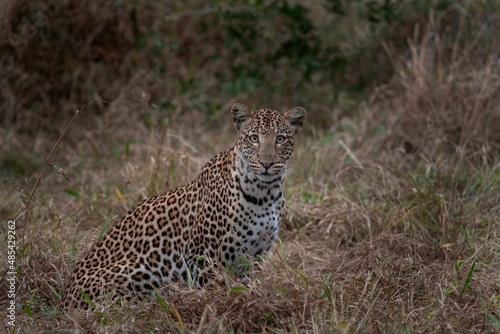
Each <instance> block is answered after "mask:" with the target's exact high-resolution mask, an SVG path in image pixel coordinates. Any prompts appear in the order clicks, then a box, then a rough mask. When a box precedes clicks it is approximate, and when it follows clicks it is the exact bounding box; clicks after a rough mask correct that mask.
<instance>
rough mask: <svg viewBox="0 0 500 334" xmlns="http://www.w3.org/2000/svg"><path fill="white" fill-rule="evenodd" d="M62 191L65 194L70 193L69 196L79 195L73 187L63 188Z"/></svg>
mask: <svg viewBox="0 0 500 334" xmlns="http://www.w3.org/2000/svg"><path fill="white" fill-rule="evenodd" d="M64 192H65V193H67V194H70V195H71V196H75V197H77V198H78V197H80V193H79V192H78V191H76V190H75V189H71V188H66V189H64Z"/></svg>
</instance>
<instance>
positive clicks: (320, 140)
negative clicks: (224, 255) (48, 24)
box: [0, 2, 500, 333]
mask: <svg viewBox="0 0 500 334" xmlns="http://www.w3.org/2000/svg"><path fill="white" fill-rule="evenodd" d="M6 3H8V2H6ZM71 3H72V4H73V5H72V6H73V7H71V6H70V7H69V8H65V10H74V11H75V13H85V11H91V10H94V9H92V8H93V7H91V6H90V7H89V8H85V9H82V8H80V7H78V6H79V5H77V4H74V3H73V2H71ZM26 6H29V5H26ZM124 8H127V7H124ZM184 9H186V8H184ZM103 12H104V11H103ZM187 12H189V13H191V14H193V12H192V11H187ZM191 14H190V15H191ZM448 14H449V13H448ZM452 14H453V15H458V14H457V12H453V13H452ZM81 15H83V14H81ZM116 15H117V16H119V15H123V17H121V18H117V20H118V22H122V25H118V26H117V28H116V29H117V31H118V32H119V33H122V34H124V36H127V33H126V32H127V31H130V29H132V28H131V27H129V26H127V25H125V23H123V22H128V16H127V15H125V14H123V13H121V12H118V13H116ZM193 15H194V14H193ZM196 15H198V14H196ZM200 15H201V14H200ZM497 15H498V14H497V13H495V12H493V13H489V14H488V13H485V12H477V13H476V14H474V15H472V14H471V15H469V16H458V17H459V18H461V19H460V20H462V21H460V20H459V21H457V22H458V23H457V27H458V28H457V29H456V30H455V31H453V32H450V31H449V30H447V29H446V24H445V19H444V18H442V17H440V16H431V20H430V23H429V25H428V26H426V27H425V29H423V28H422V29H419V31H420V32H419V33H416V34H415V37H414V38H412V39H411V42H410V43H409V48H408V52H407V53H406V54H401V53H398V52H396V51H394V50H395V48H394V47H393V46H392V45H391V44H390V43H389V42H388V43H387V44H386V49H387V51H388V54H389V55H390V59H391V60H392V62H393V65H394V68H393V70H394V74H393V76H392V80H391V81H390V82H388V83H386V84H380V85H378V86H377V87H376V88H375V89H374V90H373V92H372V93H371V95H370V96H369V98H366V99H364V100H362V101H359V100H356V101H352V100H349V99H348V98H347V97H345V96H341V97H340V98H339V100H338V102H337V103H336V104H335V105H334V106H332V105H328V104H326V103H325V102H322V100H320V99H318V97H319V96H320V95H321V94H323V92H322V93H320V94H319V95H309V97H308V98H309V99H310V105H304V107H306V109H307V110H308V115H309V119H308V122H309V123H308V124H307V126H306V127H305V128H304V131H303V132H302V133H301V134H300V137H299V138H298V140H297V145H298V146H297V148H296V152H295V156H294V160H293V163H292V164H293V169H292V171H291V172H290V175H289V176H288V180H287V192H286V196H287V198H288V202H287V206H288V208H287V216H286V220H285V221H284V224H283V229H282V232H281V241H280V244H279V245H277V246H276V248H275V249H274V251H273V253H272V254H271V255H270V256H269V257H268V258H267V259H266V261H264V262H263V263H262V264H261V265H260V266H259V267H258V268H255V272H254V274H253V277H252V280H251V282H250V284H249V285H248V286H243V285H241V284H240V283H238V282H235V281H234V280H232V279H231V278H230V277H227V275H223V274H222V276H221V280H220V283H219V284H218V285H217V286H215V287H214V288H213V289H211V290H192V289H188V288H185V287H178V286H173V287H165V288H164V289H163V290H162V291H160V296H161V298H159V300H157V301H154V302H147V303H144V304H142V305H113V306H109V307H106V308H100V309H98V310H96V311H92V312H78V311H75V312H70V313H66V312H60V311H57V310H56V308H55V305H56V304H57V302H58V300H59V298H60V293H61V289H62V287H63V285H64V282H65V280H66V279H67V278H68V277H69V273H70V271H71V270H72V268H73V266H74V264H75V261H77V259H78V258H79V256H80V255H81V254H82V253H83V252H84V251H85V249H87V248H88V247H89V246H90V245H91V244H92V241H93V240H95V239H96V238H97V237H98V236H99V235H100V234H101V233H102V231H103V230H104V229H106V228H107V227H109V225H110V224H112V223H114V222H116V221H117V220H118V219H119V217H120V216H121V215H122V214H123V213H125V212H126V210H127V209H128V208H130V207H131V206H132V205H134V204H135V203H137V202H138V201H139V200H140V199H142V198H145V197H148V196H151V195H153V194H158V193H161V192H164V191H166V190H167V189H171V188H174V187H176V186H179V185H181V184H184V183H186V182H188V181H189V180H191V179H192V178H193V177H195V175H196V174H197V171H198V170H199V169H200V168H201V166H202V165H203V164H204V163H205V162H206V161H207V160H208V159H210V158H211V157H212V156H213V155H214V154H215V153H217V152H219V151H220V150H222V149H225V148H227V147H228V146H230V145H231V143H232V142H233V140H234V134H233V129H232V126H231V124H230V116H229V112H228V110H229V105H230V104H231V103H232V102H234V100H236V99H241V100H243V102H246V101H245V100H246V99H248V100H251V99H253V98H254V95H252V94H258V93H259V91H256V92H254V93H252V94H249V95H242V96H237V97H228V96H222V95H219V96H214V87H217V84H216V83H214V81H212V80H213V79H212V78H208V79H207V80H206V81H203V82H204V83H205V84H200V85H199V86H197V87H193V86H189V87H188V88H186V86H183V85H181V84H180V83H181V82H184V81H185V79H186V78H187V77H189V76H191V78H194V79H195V81H196V80H202V79H203V76H205V77H208V74H210V73H211V71H212V69H211V68H210V66H218V65H217V63H216V62H214V63H211V64H212V65H207V66H208V67H207V68H205V69H204V71H205V72H203V71H202V72H198V73H196V74H195V75H192V73H191V74H190V73H189V66H188V65H187V64H185V63H182V62H180V59H183V58H182V57H178V58H176V59H175V61H179V63H177V64H178V66H176V67H175V71H173V72H172V73H171V76H172V81H171V82H172V83H174V84H175V85H176V86H175V85H174V87H169V88H166V87H167V86H168V85H167V83H166V82H165V81H161V82H160V84H159V85H158V88H156V87H153V89H148V88H147V87H152V86H149V85H145V84H144V83H145V82H149V81H147V80H149V79H151V76H150V74H151V72H150V71H149V69H148V68H147V67H141V68H139V70H137V71H135V70H134V71H132V70H131V71H132V72H134V73H133V75H130V76H129V75H128V74H127V75H125V74H123V73H122V74H120V73H118V72H119V71H118V72H114V71H115V70H116V68H114V70H112V69H113V66H112V62H106V61H105V60H102V61H100V62H98V61H96V62H95V63H92V65H91V66H90V67H91V68H92V71H90V73H87V72H86V71H85V70H84V69H83V68H82V67H81V66H80V65H78V64H75V68H76V69H77V70H75V73H76V74H75V76H74V77H73V78H72V79H71V80H74V84H75V85H76V86H79V85H80V83H81V81H80V80H83V79H85V77H86V76H88V77H87V79H85V80H88V81H92V80H94V79H95V78H98V77H99V71H98V70H97V69H98V68H99V66H102V72H101V74H106V75H113V76H116V77H117V78H120V79H121V80H122V81H121V82H120V83H119V84H116V85H113V86H110V87H108V88H107V90H106V89H104V90H102V89H101V88H102V86H100V85H105V83H106V82H107V81H96V83H95V84H96V86H98V88H96V90H95V92H94V93H89V94H88V95H87V93H82V94H81V95H79V96H80V97H81V96H85V98H86V100H85V102H90V101H92V99H93V98H96V100H95V101H94V102H91V103H89V108H88V111H87V112H84V113H82V117H81V119H79V120H77V122H76V123H75V124H74V125H73V127H72V129H71V130H70V131H69V133H68V134H67V135H66V136H65V137H64V138H63V140H62V142H61V144H60V145H59V147H58V148H57V150H56V151H55V153H54V155H53V156H52V157H51V161H50V163H51V164H53V165H56V166H58V167H61V168H63V169H64V175H63V174H62V173H61V172H60V171H58V170H57V169H56V168H54V167H51V166H49V168H48V173H46V175H45V177H44V178H43V179H42V180H41V184H40V187H39V188H38V190H37V191H36V192H35V194H34V197H33V200H32V204H31V211H30V216H29V220H28V221H27V222H26V223H24V221H23V219H22V218H21V217H22V213H23V211H24V210H25V205H26V203H27V200H28V197H29V194H30V192H31V191H32V189H33V187H34V183H35V180H36V176H37V175H39V174H38V171H39V170H40V169H41V166H42V165H43V158H44V157H45V156H47V154H48V153H49V152H50V150H51V148H52V147H53V146H54V144H55V143H56V141H57V137H58V134H60V133H61V132H62V130H63V129H64V126H65V124H66V123H67V121H69V119H70V117H71V116H60V117H59V118H60V119H61V120H64V121H61V122H55V123H54V124H48V123H47V124H46V125H47V126H45V127H44V126H41V127H37V126H31V127H30V126H26V124H28V125H29V122H33V121H34V120H36V119H37V117H39V115H40V114H37V112H30V113H28V114H27V115H19V116H12V115H13V114H12V112H11V111H12V110H14V111H15V109H8V108H9V106H14V105H17V104H19V103H20V102H19V101H18V100H16V99H18V98H19V97H18V95H16V92H18V91H15V90H14V89H13V90H11V91H10V93H8V92H9V91H7V93H8V95H5V96H10V99H5V100H4V101H11V100H12V99H14V100H16V101H17V102H15V103H14V104H12V105H11V104H4V107H5V109H4V110H6V113H5V115H6V116H5V119H6V120H7V121H6V122H7V123H6V124H7V125H9V124H12V125H13V126H12V127H9V128H7V127H3V128H0V147H1V148H0V154H1V156H2V160H1V163H2V167H3V168H2V170H3V171H2V174H1V175H2V176H1V183H2V187H1V189H0V194H1V198H2V206H1V207H0V218H1V220H2V221H7V220H9V219H12V218H17V220H16V222H17V236H18V239H17V242H18V246H19V248H18V252H17V264H18V266H19V268H18V275H17V299H16V301H17V312H16V313H17V317H16V328H15V329H12V328H10V327H7V318H6V317H5V316H4V314H5V310H6V307H7V303H8V302H9V299H8V298H7V296H6V294H5V293H3V291H6V290H7V282H6V280H5V279H4V277H3V276H5V274H6V272H7V271H8V270H7V267H6V265H7V261H6V254H5V253H4V252H2V254H1V256H0V261H1V262H0V268H1V270H0V275H1V276H2V279H1V280H0V291H2V293H1V295H0V296H1V297H0V310H1V311H0V324H1V325H0V326H1V327H2V328H7V330H8V331H9V332H12V333H14V332H16V333H17V332H19V333H33V332H46V333H52V332H75V333H82V332H84V333H85V332H88V333H94V332H96V333H121V332H132V333H133V332H138V333H143V332H150V333H165V332H185V333H194V332H196V333H221V332H229V333H236V332H271V333H289V332H293V333H304V332H310V333H327V332H335V333H337V332H342V333H358V332H365V333H408V332H417V333H429V332H444V333H457V332H458V333H460V332H471V333H485V332H486V333H488V332H489V333H494V332H500V283H499V282H500V271H499V270H498V268H500V235H499V231H500V218H499V217H500V206H499V205H498V203H500V158H499V157H500V155H499V150H500V138H499V137H498V134H499V133H500V130H499V129H498V126H499V124H500V116H499V115H500V110H499V107H498V106H499V103H500V101H499V96H500V94H499V93H500V72H499V68H498V63H497V59H498V56H499V54H500V46H499V45H498V44H497V43H498V41H496V39H495V38H491V36H497V35H498V34H496V32H498V23H497V21H498V17H497ZM77 19H78V17H75V20H77ZM79 20H81V21H82V22H83V21H84V20H83V19H82V18H80V19H79ZM77 21H78V20H77ZM107 22H108V21H106V20H104V18H102V20H100V19H97V20H96V24H95V26H96V29H97V30H98V28H99V27H100V26H101V25H103V26H105V25H106V24H107ZM485 22H486V23H485ZM76 27H80V28H79V29H84V30H85V29H90V27H88V26H84V25H82V26H78V25H76ZM127 27H128V28H127ZM140 27H141V25H139V28H140ZM54 29H55V28H54ZM48 30H49V31H50V29H48ZM90 30H91V29H90ZM187 31H189V30H187ZM118 32H117V33H118ZM186 34H188V33H187V32H186ZM184 38H185V40H189V39H194V40H196V39H195V36H191V35H189V36H184ZM82 42H83V41H82ZM32 43H34V45H33V46H32V47H34V46H36V45H37V44H36V43H35V42H32ZM89 45H91V44H89ZM83 46H84V45H82V47H83ZM27 47H28V48H29V47H30V46H29V45H28V46H27ZM91 49H92V48H90V49H88V50H91ZM28 50H29V49H28ZM45 50H46V49H45ZM84 50H87V49H83V50H81V51H82V53H81V55H82V57H84V55H86V54H87V53H86V52H87V51H88V50H87V51H84ZM110 50H115V46H110ZM194 50H195V51H196V50H198V49H196V48H195V47H194ZM42 51H43V50H39V52H42ZM101 51H103V50H101ZM198 51H199V50H198ZM26 52H28V51H26ZM196 52H197V51H196ZM207 52H208V53H207V54H206V55H210V52H209V51H207ZM102 54H103V55H104V54H107V53H106V52H104V51H103V53H102ZM137 55H138V54H134V53H128V56H130V57H131V60H129V61H130V63H128V65H123V66H122V67H120V68H121V70H124V69H127V68H134V67H133V66H134V64H141V65H143V63H141V62H140V61H139V60H137V59H136V58H134V57H136V56H137ZM85 57H86V56H85ZM85 57H84V58H85ZM134 61H137V63H134ZM495 61H496V62H495ZM125 62H126V61H125ZM82 63H83V61H82ZM16 65H19V63H16ZM127 66H128V67H127ZM25 70H26V68H25ZM108 70H109V72H108ZM16 71H18V70H16ZM16 71H15V73H20V72H16ZM93 71H96V72H93ZM148 78H149V79H148ZM35 79H36V78H35ZM102 80H104V79H102ZM145 80H146V81H145ZM36 82H38V81H36V80H34V81H33V82H32V84H33V85H35V83H36ZM0 84H2V85H6V83H5V81H0ZM81 85H82V87H88V86H87V85H86V84H83V83H81ZM164 88H165V91H164V94H165V96H166V97H167V99H168V100H169V101H171V104H170V105H169V107H168V108H167V109H161V108H160V107H159V106H158V105H156V104H154V103H150V102H151V101H155V102H157V101H158V96H160V95H161V92H160V91H159V90H162V89H164ZM42 90H43V89H42ZM27 91H31V90H30V89H27ZM49 91H50V90H49ZM103 91H105V92H107V93H106V94H108V95H109V96H107V97H106V98H103V96H100V94H103V93H102V92H103ZM2 92H5V90H3V91H2ZM39 92H40V91H38V93H39ZM31 93H32V94H34V95H36V94H35V93H36V92H35V90H33V91H31ZM306 93H307V94H312V93H311V92H309V91H306ZM306 93H304V94H306ZM9 94H10V95H9ZM42 95H43V94H42ZM155 96H156V97H155ZM24 98H26V99H28V100H29V99H33V96H29V95H28V96H25V97H24ZM212 98H214V99H217V101H216V102H213V103H212V104H210V107H207V108H208V109H209V111H210V112H209V114H203V113H200V110H202V111H204V109H203V108H202V106H203V105H204V104H205V103H208V102H207V101H210V99H212ZM223 99H226V101H225V102H220V101H219V100H223ZM285 99H286V98H276V100H273V101H272V103H274V104H278V103H279V102H283V101H285ZM302 99H304V98H302ZM35 100H36V98H35ZM103 100H107V101H109V103H105V102H102V101H103ZM304 101H305V100H304ZM45 102H47V101H45ZM45 102H43V103H41V104H40V105H45V104H44V103H45ZM49 102H50V101H49ZM49 102H47V103H49ZM66 102H67V103H66ZM4 103H5V102H4ZM287 103H288V102H283V105H286V104H287ZM20 104H23V103H20ZM73 104H74V105H73ZM226 104H227V105H226ZM248 104H250V105H252V106H255V107H258V106H267V104H266V103H262V102H261V100H260V98H255V100H254V101H253V102H250V103H248ZM47 105H50V104H47ZM61 105H62V106H66V107H65V108H64V110H65V112H69V111H74V110H76V109H77V108H79V107H80V105H81V101H78V99H73V100H71V101H69V102H68V101H61ZM353 105H354V106H356V107H355V109H357V112H356V113H355V114H354V115H352V117H349V118H348V117H341V115H346V114H349V112H347V111H346V109H349V110H352V109H353ZM41 108H42V107H41ZM9 110H11V111H9ZM33 110H34V109H31V111H33ZM96 114H98V115H96ZM320 114H321V115H320ZM68 115H69V114H68ZM339 115H340V116H339ZM9 117H10V118H9ZM17 117H18V118H17ZM315 118H317V119H321V122H320V121H318V120H317V119H316V120H315ZM9 122H12V123H9ZM42 128H45V130H43V129H42ZM27 129H28V130H27ZM46 129H50V130H51V131H47V130H46ZM28 148H29V149H28ZM21 176H22V177H21ZM68 179H69V180H70V181H68ZM0 234H1V236H2V237H1V239H0V240H2V241H1V242H2V245H4V244H5V240H6V235H7V230H6V227H5V224H1V226H0ZM5 247H6V244H5Z"/></svg>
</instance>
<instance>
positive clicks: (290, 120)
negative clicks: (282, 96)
mask: <svg viewBox="0 0 500 334" xmlns="http://www.w3.org/2000/svg"><path fill="white" fill-rule="evenodd" d="M283 117H284V118H285V123H286V124H287V125H288V127H289V128H290V130H292V132H293V133H294V134H296V133H297V132H299V130H300V128H301V127H302V123H304V120H305V119H306V110H305V109H304V108H302V107H297V108H293V109H290V110H288V111H287V112H286V113H284V114H283Z"/></svg>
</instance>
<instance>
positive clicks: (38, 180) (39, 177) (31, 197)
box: [24, 104, 87, 225]
mask: <svg viewBox="0 0 500 334" xmlns="http://www.w3.org/2000/svg"><path fill="white" fill-rule="evenodd" d="M85 108H87V105H86V104H84V105H83V107H81V108H80V109H79V110H77V111H76V112H75V114H74V115H73V117H71V119H70V121H69V123H68V124H67V125H66V127H65V128H64V130H63V132H62V133H61V135H60V136H59V139H58V140H57V142H56V144H55V145H54V147H53V148H52V151H50V153H49V155H47V156H46V157H45V161H44V163H43V167H42V169H41V170H40V173H38V176H37V177H36V182H35V185H34V186H33V189H31V193H30V197H29V198H28V202H27V203H26V210H25V216H24V224H25V225H26V223H27V222H28V216H29V209H30V205H31V200H32V199H33V196H34V195H35V192H36V190H37V189H38V186H40V183H41V182H42V178H43V176H44V175H45V172H46V171H47V168H48V167H49V165H50V164H49V161H50V158H52V155H53V154H54V152H55V151H56V149H57V147H58V146H59V144H60V143H61V141H62V139H63V138H64V136H65V135H66V133H68V131H69V129H71V127H72V126H73V123H75V121H76V118H77V117H78V116H80V114H81V112H82V111H83V110H85Z"/></svg>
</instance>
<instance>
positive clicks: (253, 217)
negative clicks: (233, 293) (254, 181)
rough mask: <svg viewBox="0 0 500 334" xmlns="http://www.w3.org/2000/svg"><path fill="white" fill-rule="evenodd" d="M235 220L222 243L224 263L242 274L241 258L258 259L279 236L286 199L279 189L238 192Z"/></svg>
mask: <svg viewBox="0 0 500 334" xmlns="http://www.w3.org/2000/svg"><path fill="white" fill-rule="evenodd" d="M235 197H236V198H237V203H236V205H235V211H234V214H235V218H234V219H233V224H232V227H231V229H230V230H229V231H228V232H229V233H228V234H227V235H226V238H225V240H224V242H223V245H224V246H225V247H223V250H226V252H227V254H224V260H225V261H227V262H228V264H229V265H230V266H232V267H234V268H235V270H236V274H237V275H238V274H240V271H241V270H243V269H242V268H241V265H242V264H243V265H244V263H242V261H241V259H242V258H249V259H259V258H260V256H261V255H262V256H263V255H265V254H266V253H267V252H268V251H269V250H270V248H271V247H272V245H273V243H274V242H275V241H276V239H277V237H278V230H279V225H280V217H281V210H282V209H283V204H284V203H283V198H282V192H281V188H280V187H276V188H271V189H265V190H263V191H259V190H258V189H257V190H256V189H255V188H252V187H244V186H243V187H240V188H239V189H238V195H237V196H235Z"/></svg>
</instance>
